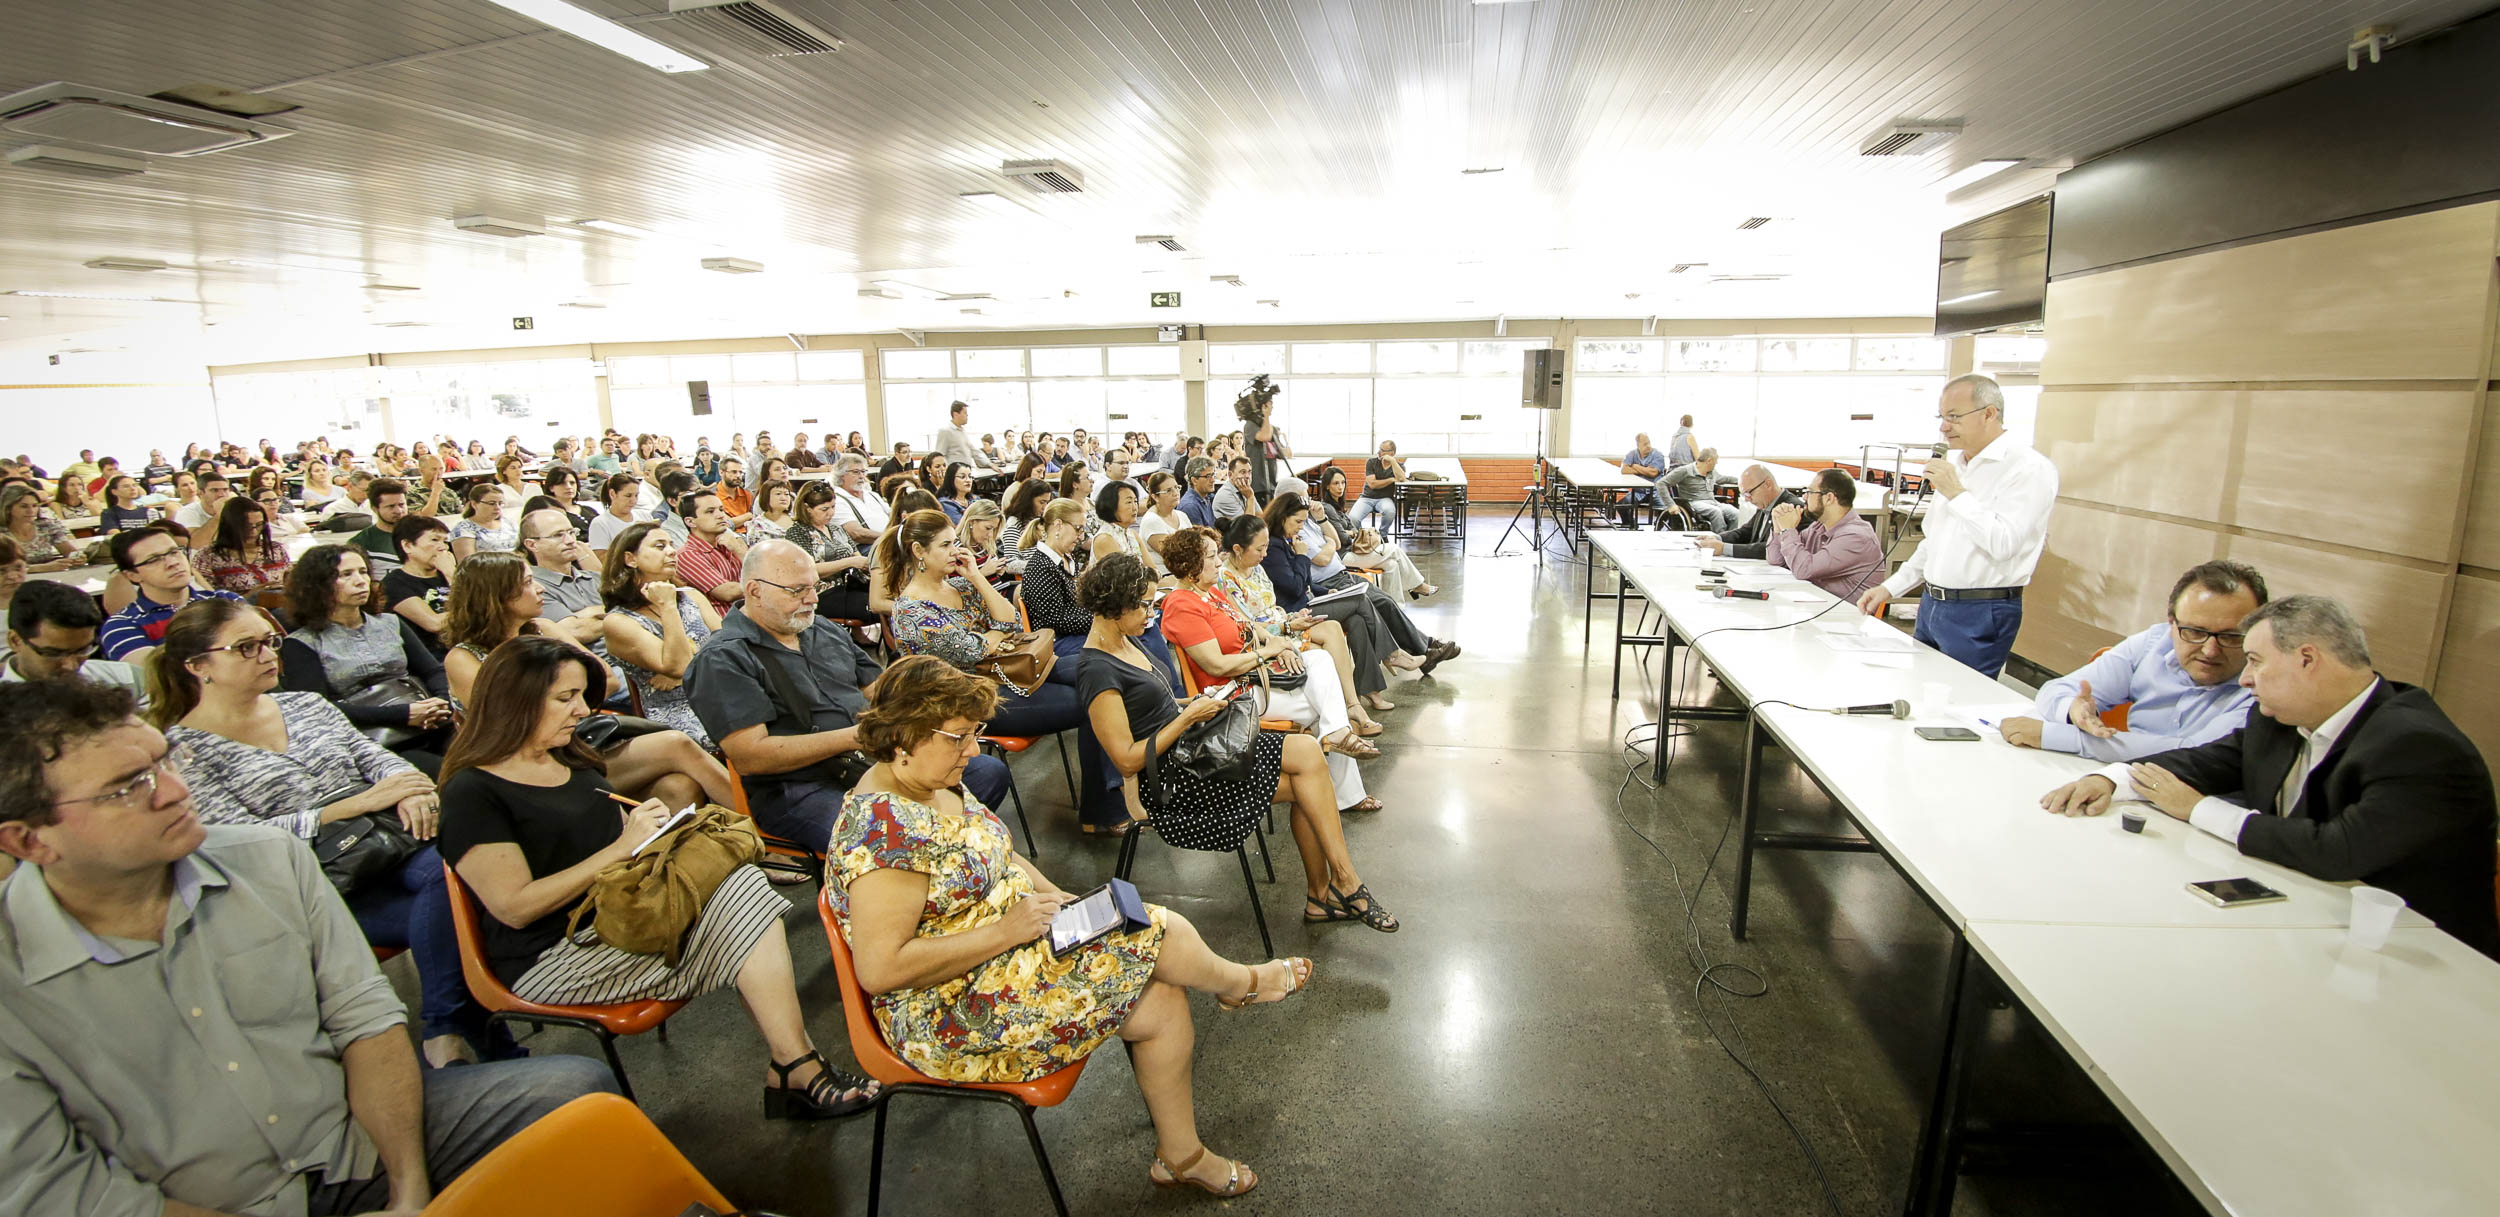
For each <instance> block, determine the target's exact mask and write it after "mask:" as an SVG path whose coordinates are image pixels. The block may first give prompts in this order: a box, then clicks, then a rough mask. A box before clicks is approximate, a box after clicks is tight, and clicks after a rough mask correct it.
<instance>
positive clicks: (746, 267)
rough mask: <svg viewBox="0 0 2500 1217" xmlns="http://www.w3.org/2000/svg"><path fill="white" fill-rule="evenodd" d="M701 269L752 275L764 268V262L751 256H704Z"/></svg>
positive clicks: (727, 273)
mask: <svg viewBox="0 0 2500 1217" xmlns="http://www.w3.org/2000/svg"><path fill="white" fill-rule="evenodd" d="M703 269H705V270H713V271H719V272H720V273H722V274H724V275H752V274H754V273H756V272H757V271H760V270H762V269H764V264H763V263H761V262H758V261H755V260H754V259H752V258H705V259H704V260H703Z"/></svg>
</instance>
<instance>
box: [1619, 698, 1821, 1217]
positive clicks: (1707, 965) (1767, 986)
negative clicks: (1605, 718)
mask: <svg viewBox="0 0 2500 1217" xmlns="http://www.w3.org/2000/svg"><path fill="white" fill-rule="evenodd" d="M1688 653H1689V652H1688ZM1644 727H1650V728H1656V729H1657V731H1656V733H1655V734H1653V735H1652V736H1651V739H1652V740H1654V741H1655V742H1656V744H1657V746H1658V747H1659V748H1661V749H1663V750H1664V751H1665V757H1664V758H1663V760H1662V762H1661V769H1660V773H1659V779H1658V784H1657V785H1655V786H1651V785H1650V784H1649V783H1648V782H1647V781H1646V780H1644V779H1642V778H1641V766H1642V764H1643V760H1642V758H1641V755H1640V743H1641V741H1640V740H1638V739H1635V738H1634V737H1635V736H1637V735H1639V733H1640V732H1641V730H1642V728H1644ZM1690 734H1692V728H1690V727H1681V728H1677V727H1670V726H1667V725H1664V724H1659V723H1639V724H1635V725H1634V726H1633V727H1632V728H1631V729H1630V730H1628V731H1626V732H1624V739H1623V747H1624V750H1625V751H1626V752H1629V753H1630V754H1631V757H1630V760H1629V763H1628V764H1627V765H1626V767H1625V769H1624V774H1623V782H1622V783H1621V784H1620V785H1618V786H1616V787H1615V818H1616V819H1618V820H1620V821H1622V822H1623V826H1624V827H1625V828H1626V829H1628V830H1630V831H1631V833H1632V835H1633V836H1636V837H1639V838H1640V839H1641V843H1642V844H1644V845H1647V846H1649V848H1650V852H1652V853H1655V854H1657V855H1658V856H1659V857H1660V858H1662V859H1664V860H1665V861H1666V864H1667V873H1668V876H1669V879H1670V881H1671V882H1672V883H1673V884H1674V885H1675V896H1676V900H1677V902H1678V903H1679V904H1680V905H1681V906H1682V909H1683V913H1684V928H1685V931H1686V941H1685V943H1684V944H1683V945H1684V951H1685V962H1686V963H1687V964H1689V965H1691V966H1692V968H1693V970H1694V975H1693V1007H1694V1010H1695V1012H1696V1013H1697V1014H1699V1015H1700V1016H1701V1025H1702V1027H1703V1028H1704V1029H1706V1030H1708V1031H1709V1032H1710V1039H1711V1041H1712V1042H1713V1043H1716V1044H1717V1045H1718V1046H1719V1051H1721V1052H1723V1053H1726V1054H1727V1059H1728V1060H1730V1061H1733V1062H1735V1064H1736V1067H1737V1068H1738V1069H1741V1070H1743V1071H1744V1073H1745V1076H1746V1078H1748V1079H1750V1080H1751V1081H1752V1082H1753V1085H1754V1089H1755V1090H1756V1091H1758V1092H1760V1094H1761V1095H1762V1101H1763V1102H1765V1103H1768V1104H1770V1105H1771V1112H1772V1114H1773V1115H1776V1116H1778V1117H1779V1118H1780V1123H1781V1124H1782V1125H1784V1126H1785V1127H1786V1128H1787V1129H1788V1135H1789V1138H1790V1139H1791V1140H1793V1141H1795V1142H1796V1143H1797V1150H1798V1152H1799V1153H1801V1154H1804V1155H1805V1159H1806V1164H1807V1165H1808V1166H1810V1167H1812V1168H1813V1170H1814V1181H1815V1183H1816V1185H1817V1186H1819V1187H1821V1188H1822V1189H1823V1202H1824V1204H1825V1205H1827V1206H1828V1207H1829V1208H1830V1210H1831V1213H1832V1217H1843V1214H1842V1210H1841V1207H1840V1194H1839V1193H1838V1192H1836V1191H1834V1190H1833V1188H1832V1181H1831V1176H1830V1175H1829V1173H1828V1172H1826V1171H1825V1170H1824V1168H1823V1157H1822V1155H1821V1154H1818V1153H1816V1152H1815V1149H1814V1143H1813V1142H1812V1141H1811V1140H1809V1139H1808V1138H1807V1137H1806V1134H1805V1130H1804V1129H1802V1128H1799V1127H1798V1126H1797V1121H1796V1119H1795V1117H1793V1116H1791V1115H1789V1114H1788V1108H1787V1107H1785V1106H1783V1105H1782V1104H1781V1103H1780V1101H1779V1096H1778V1095H1776V1094H1774V1093H1772V1090H1771V1084H1770V1083H1769V1082H1768V1081H1766V1080H1764V1078H1763V1076H1762V1074H1761V1073H1760V1072H1758V1071H1756V1070H1755V1069H1754V1067H1753V1064H1752V1063H1751V1062H1750V1061H1747V1060H1746V1059H1745V1056H1744V1054H1743V1053H1740V1052H1738V1051H1737V1050H1736V1047H1735V1046H1734V1045H1731V1044H1729V1043H1728V1042H1727V1037H1725V1036H1723V1035H1721V1034H1720V1033H1719V1026H1718V1024H1717V1023H1716V1022H1713V1021H1712V1020H1711V1017H1710V1003H1709V1000H1708V994H1709V991H1710V990H1712V989H1716V990H1718V991H1719V992H1721V993H1724V994H1727V995H1728V996H1729V997H1732V998H1738V999H1750V998H1756V997H1762V996H1764V995H1766V994H1768V993H1769V992H1770V991H1771V982H1770V981H1769V980H1767V979H1765V978H1764V977H1763V975H1762V974H1761V973H1760V972H1757V971H1755V970H1753V969H1752V968H1750V967H1747V966H1745V965H1743V964H1739V963H1729V962H1723V961H1722V962H1714V961H1712V960H1711V958H1710V951H1709V948H1708V947H1707V946H1705V945H1704V944H1703V943H1702V940H1701V922H1700V920H1699V918H1698V917H1696V916H1695V912H1696V910H1697V909H1698V908H1699V906H1700V904H1701V896H1702V893H1703V892H1705V891H1707V890H1709V887H1710V871H1711V868H1713V867H1715V866H1717V865H1718V861H1719V854H1720V853H1721V851H1723V850H1724V849H1726V847H1727V838H1728V834H1729V833H1730V832H1731V831H1733V830H1734V829H1735V827H1736V811H1735V809H1734V808H1730V809H1729V810H1728V815H1727V821H1726V822H1725V823H1724V824H1722V825H1720V827H1719V839H1718V841H1717V842H1716V843H1715V844H1713V845H1712V846H1711V847H1710V856H1709V858H1708V859H1707V860H1706V861H1704V862H1703V863H1702V866H1701V878H1700V881H1699V882H1697V883H1695V884H1694V885H1693V889H1692V891H1691V893H1690V894H1689V895H1688V894H1687V893H1686V891H1685V889H1684V871H1683V868H1682V867H1680V866H1678V865H1676V861H1675V856H1674V855H1673V854H1670V853H1668V852H1667V851H1666V850H1665V849H1663V848H1661V847H1660V846H1659V844H1658V842H1657V841H1656V840H1654V839H1653V838H1651V837H1650V835H1649V834H1648V833H1645V832H1642V831H1641V830H1640V826H1638V825H1636V824H1634V823H1633V822H1632V817H1631V814H1630V813H1629V812H1627V811H1626V810H1624V806H1623V796H1624V792H1626V791H1628V790H1630V789H1631V788H1632V783H1633V782H1635V781H1639V782H1640V783H1641V785H1642V788H1643V789H1646V790H1650V791H1652V792H1656V791H1659V790H1664V789H1665V788H1666V784H1667V778H1668V777H1669V776H1670V775H1672V774H1673V773H1674V772H1675V747H1674V744H1675V741H1676V740H1677V739H1680V738H1682V737H1684V736H1686V735H1690ZM1723 974H1724V975H1723ZM1747 981H1750V985H1748V986H1746V987H1739V985H1740V984H1742V983H1743V982H1747ZM1730 1026H1731V1027H1734V1029H1735V1032H1736V1037H1737V1038H1738V1039H1739V1040H1740V1041H1741V1040H1743V1039H1744V1034H1745V1032H1744V1028H1743V1027H1742V1026H1738V1025H1736V1024H1735V1023H1734V1022H1733V1020H1731V1021H1730ZM1749 1050H1750V1049H1749Z"/></svg>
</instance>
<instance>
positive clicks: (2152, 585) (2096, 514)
mask: <svg viewBox="0 0 2500 1217" xmlns="http://www.w3.org/2000/svg"><path fill="white" fill-rule="evenodd" d="M2222 541H2223V537H2222V535H2221V534H2219V533H2215V532H2212V531H2210V530H2208V529H2203V528H2196V527H2193V526H2191V525H2186V524H2175V523H2171V522H2169V521H2166V520H2153V519H2147V518H2145V517H2143V516H2128V515H2121V514H2119V513H2117V512H2114V511H2106V510H2103V509H2101V508H2099V507H2096V506H2093V505H2091V504H2088V503H2074V502H2060V503H2059V504H2058V505H2057V511H2056V513H2055V514H2054V515H2052V516H2050V518H2049V539H2048V544H2047V546H2046V547H2045V548H2043V549H2042V550H2041V553H2040V565H2039V566H2038V567H2037V568H2036V569H2035V570H2034V571H2033V573H2032V576H2031V587H2030V590H2029V591H2027V592H2026V593H2025V594H2024V596H2023V631H2022V634H2021V636H2020V637H2019V638H2017V639H2016V640H2015V643H2014V649H2015V651H2016V652H2017V653H2019V654H2020V655H2022V657H2023V658H2025V659H2028V660H2030V661H2032V662H2033V663H2037V664H2039V665H2041V666H2043V667H2046V668H2049V669H2051V670H2054V671H2059V672H2064V671H2068V670H2070V669H2073V668H2075V667H2077V666H2079V665H2081V664H2082V663H2083V661H2084V660H2085V659H2087V658H2090V657H2091V654H2092V652H2093V651H2095V650H2098V649H2099V648H2101V647H2104V646H2108V645H2109V644H2110V643H2113V642H2116V641H2118V640H2119V639H2121V638H2124V637H2126V636H2127V635H2129V634H2132V633H2135V632H2136V631H2137V630H2140V629H2143V628H2144V627H2145V626H2148V625H2151V624H2152V623H2154V622H2156V621H2159V620H2161V618H2162V612H2163V609H2164V608H2165V605H2164V604H2163V597H2165V596H2167V595H2168V594H2169V592H2170V585H2171V584H2172V583H2173V582H2175V581H2176V580H2177V579H2178V577H2179V572H2181V571H2184V570H2186V569H2187V568H2189V567H2191V566H2194V565H2196V564H2197V563H2199V562H2203V561H2206V560H2208V559H2211V558H2214V557H2217V556H2219V555H2220V554H2221V546H2222Z"/></svg>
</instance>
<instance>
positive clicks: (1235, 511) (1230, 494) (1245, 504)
mask: <svg viewBox="0 0 2500 1217" xmlns="http://www.w3.org/2000/svg"><path fill="white" fill-rule="evenodd" d="M1225 471H1226V473H1225V475H1226V477H1227V478H1228V479H1229V480H1227V481H1226V482H1225V483H1224V486H1223V488H1222V489H1219V490H1217V491H1216V492H1215V518H1216V519H1218V520H1230V519H1233V518H1234V517H1236V516H1245V515H1250V516H1255V515H1263V514H1265V513H1266V511H1267V505H1266V504H1264V503H1261V502H1260V501H1259V496H1258V494H1257V493H1256V492H1255V491H1253V490H1252V489H1251V487H1250V458H1249V457H1246V456H1236V457H1233V458H1231V460H1230V461H1229V462H1228V463H1227V464H1226V465H1225Z"/></svg>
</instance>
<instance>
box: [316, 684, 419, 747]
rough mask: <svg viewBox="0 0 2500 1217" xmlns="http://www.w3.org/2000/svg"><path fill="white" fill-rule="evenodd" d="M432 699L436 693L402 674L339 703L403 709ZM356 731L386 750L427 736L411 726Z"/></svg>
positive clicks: (358, 728)
mask: <svg viewBox="0 0 2500 1217" xmlns="http://www.w3.org/2000/svg"><path fill="white" fill-rule="evenodd" d="M432 696H434V694H432V693H431V692H428V691H427V690H426V687H425V686H424V685H422V684H419V683H418V682H417V678H416V677H414V676H410V675H407V674H406V673H401V674H400V675H398V676H385V677H383V678H382V679H381V680H380V681H378V682H376V683H375V684H374V685H373V686H372V687H371V688H368V689H364V690H361V691H359V692H358V693H357V694H356V695H355V696H353V697H342V698H340V699H338V704H339V705H340V706H342V707H346V706H354V707H356V708H357V709H359V710H379V709H383V708H386V707H388V708H404V707H407V706H409V705H413V704H415V703H417V702H421V701H424V700H426V699H427V698H429V697H432ZM356 729H357V730H358V731H361V732H363V733H364V735H365V738H367V739H370V740H372V741H373V742H374V743H377V744H380V745H382V746H383V747H385V748H400V747H405V746H406V745H408V744H410V743H413V742H415V741H416V740H418V739H421V738H423V737H424V736H425V732H424V731H422V730H419V729H418V728H415V727H408V726H397V725H390V726H380V727H365V726H359V727H357V728H356Z"/></svg>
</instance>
